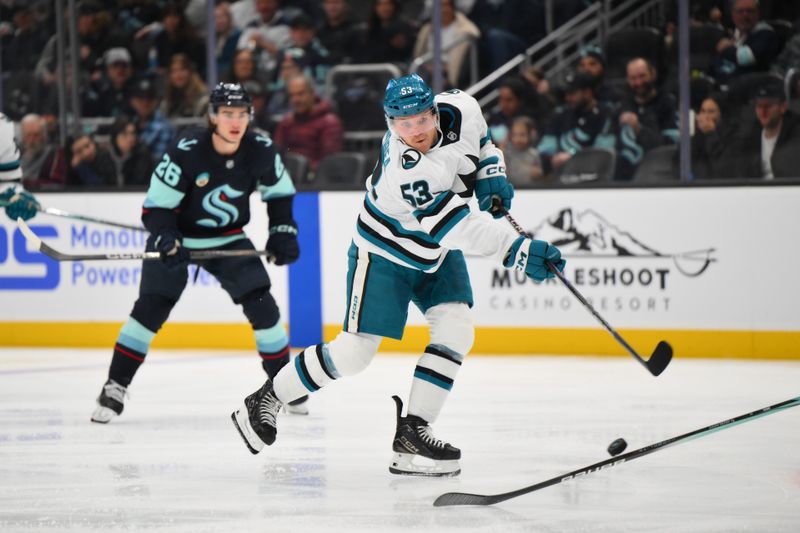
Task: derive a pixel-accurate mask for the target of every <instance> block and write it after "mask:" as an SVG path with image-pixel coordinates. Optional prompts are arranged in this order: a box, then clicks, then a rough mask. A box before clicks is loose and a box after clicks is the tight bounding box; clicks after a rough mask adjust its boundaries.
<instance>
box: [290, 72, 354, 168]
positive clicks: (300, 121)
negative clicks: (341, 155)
mask: <svg viewBox="0 0 800 533" xmlns="http://www.w3.org/2000/svg"><path fill="white" fill-rule="evenodd" d="M287 87H288V93H289V101H290V103H291V105H292V112H291V113H289V114H288V115H286V116H285V117H284V118H283V119H282V120H281V121H280V123H279V124H278V127H277V129H276V131H275V143H276V144H278V145H279V146H282V147H283V148H285V149H287V150H289V151H292V152H297V153H299V154H301V155H304V156H306V157H307V158H308V159H309V161H310V163H311V168H312V169H316V168H317V165H318V164H319V162H320V160H321V159H322V158H323V157H325V156H326V155H328V154H333V153H336V152H340V151H341V150H342V145H343V142H344V133H343V131H342V122H341V120H339V117H337V116H336V114H335V113H334V112H333V109H332V108H331V105H330V104H329V103H328V102H327V101H325V100H322V99H320V98H318V97H317V95H316V94H315V92H314V83H313V81H312V80H310V79H309V78H308V77H305V76H296V77H294V78H292V79H290V80H289V82H288V84H287Z"/></svg>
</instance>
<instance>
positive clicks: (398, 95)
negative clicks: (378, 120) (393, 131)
mask: <svg viewBox="0 0 800 533" xmlns="http://www.w3.org/2000/svg"><path fill="white" fill-rule="evenodd" d="M429 109H433V110H434V111H435V109H434V103H433V91H432V90H431V88H430V87H428V84H427V83H425V80H423V79H422V78H420V77H419V75H418V74H411V75H410V76H403V77H402V78H397V79H395V80H390V81H389V84H388V85H387V86H386V95H385V96H384V98H383V111H384V113H386V117H387V118H390V119H392V118H398V117H409V116H411V115H417V114H419V113H423V112H425V111H427V110H429Z"/></svg>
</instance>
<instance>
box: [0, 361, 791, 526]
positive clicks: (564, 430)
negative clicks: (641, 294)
mask: <svg viewBox="0 0 800 533" xmlns="http://www.w3.org/2000/svg"><path fill="white" fill-rule="evenodd" d="M109 361H110V350H39V349H37V350H32V349H2V350H0V531H3V532H17V531H104V532H105V531H154V532H156V531H157V532H162V531H163V532H170V533H171V532H191V533H201V532H212V531H213V532H217V531H219V532H247V533H256V532H308V533H318V532H359V531H370V532H383V531H403V532H422V531H425V532H458V533H467V532H472V531H482V532H489V531H491V532H494V531H497V532H504V533H505V532H519V531H535V532H578V531H580V532H584V531H587V532H613V533H617V532H620V533H624V532H637V533H640V532H670V533H673V532H720V533H721V532H725V533H730V532H744V531H747V532H759V533H761V532H769V533H773V532H792V533H794V532H797V531H800V408H795V409H788V410H786V411H782V412H779V413H776V414H774V415H770V416H767V417H764V418H760V419H756V420H751V421H748V422H746V423H744V424H741V425H738V426H735V427H731V428H730V429H726V430H724V431H720V432H718V433H715V434H711V435H708V436H705V437H702V438H699V439H697V440H690V441H686V442H684V443H681V444H679V445H676V446H672V447H668V448H663V449H660V450H658V451H657V452H655V453H653V454H651V455H648V456H645V457H641V458H639V459H635V460H632V461H630V462H628V463H625V464H621V465H618V466H615V467H613V468H610V469H608V470H604V471H601V472H597V473H594V474H591V475H589V476H586V477H583V478H580V479H577V480H574V481H570V482H565V483H561V484H557V485H554V486H551V487H548V488H545V489H542V490H540V491H537V492H533V493H530V494H527V495H524V496H521V497H518V498H516V499H512V500H509V501H507V502H504V503H501V504H498V505H495V506H492V507H450V508H435V507H433V505H432V502H433V500H434V499H435V498H436V497H437V496H438V495H439V494H441V493H444V492H448V491H462V492H473V493H481V494H493V493H498V492H506V491H510V490H514V489H518V488H522V487H525V486H528V485H532V484H534V483H537V482H539V481H544V480H546V479H549V478H551V477H555V476H558V475H560V474H563V473H566V472H569V471H571V470H575V469H578V468H582V467H584V466H588V465H590V464H592V463H595V462H598V461H602V460H604V459H607V458H608V457H609V456H608V454H607V452H606V447H607V446H608V444H609V443H610V442H611V441H613V440H614V439H616V438H618V437H624V438H625V439H626V440H627V442H628V451H631V450H634V449H637V448H640V447H643V446H645V445H648V444H652V443H655V442H659V441H662V440H665V439H668V438H670V437H673V436H677V435H680V434H683V433H687V432H689V431H692V430H695V429H698V428H702V427H705V426H708V425H710V424H713V423H715V422H721V421H723V420H726V419H729V418H733V417H734V416H738V415H741V414H744V413H747V412H750V411H754V410H756V409H758V408H761V407H766V406H768V405H772V404H775V403H778V402H781V401H783V400H787V399H790V398H793V397H796V396H798V395H800V362H797V361H794V362H778V361H772V362H766V361H762V362H754V361H728V360H697V359H695V360H682V359H680V358H679V357H678V358H676V359H675V360H674V361H673V362H672V364H671V365H670V367H669V368H667V370H666V371H665V372H664V374H663V375H662V376H661V377H658V378H654V377H652V376H651V375H649V374H648V373H647V372H646V371H645V370H644V368H642V367H641V366H639V365H638V364H637V363H636V362H635V361H633V360H632V359H629V358H621V357H620V358H607V357H606V358H591V357H537V356H519V357H480V356H470V357H469V358H468V359H467V361H466V362H465V364H464V366H463V368H462V370H461V374H460V376H459V378H458V380H457V381H456V386H455V387H454V389H453V392H452V394H451V396H450V399H449V401H448V403H447V405H446V407H445V410H444V412H443V413H442V416H441V417H440V419H439V420H438V421H437V423H436V424H435V425H434V430H435V433H436V435H437V436H438V437H440V438H443V439H445V440H448V441H450V442H452V443H453V444H455V445H457V446H459V447H460V448H461V449H462V453H463V459H462V469H463V472H462V475H461V476H460V477H459V478H456V479H418V478H403V477H398V476H394V475H391V474H389V472H388V464H389V459H390V456H391V448H390V446H391V439H392V435H393V431H394V424H395V420H394V404H393V402H392V401H391V399H390V396H391V395H392V394H399V395H400V396H401V397H405V396H407V393H408V389H409V385H410V376H411V374H412V372H413V367H414V363H415V361H416V358H415V357H413V356H411V355H391V354H381V355H379V356H378V357H377V358H376V360H375V361H374V362H373V363H372V365H371V366H370V367H369V368H368V369H367V370H366V371H365V372H363V373H362V374H360V375H358V376H355V377H351V378H345V379H342V380H341V381H338V382H335V383H333V384H331V385H330V386H329V387H327V388H326V389H325V390H323V391H320V392H319V393H317V394H316V395H314V396H313V397H312V399H311V402H312V403H311V415H310V416H308V417H298V416H294V417H291V416H286V415H281V416H280V417H279V419H278V421H279V433H278V440H277V442H276V443H275V445H273V446H272V447H268V448H265V449H264V451H263V452H262V453H260V454H259V455H255V456H254V455H251V454H250V452H249V451H247V449H246V448H245V446H244V444H243V443H242V441H241V440H240V438H239V435H238V434H237V433H236V431H235V429H234V427H233V425H232V424H231V421H230V413H231V411H232V410H234V409H235V408H236V407H238V406H239V405H240V403H241V401H242V399H243V398H244V396H245V395H247V394H248V393H250V392H252V391H253V390H255V389H256V388H257V387H258V386H260V385H261V383H262V382H263V379H264V376H263V374H262V371H261V368H260V362H259V360H258V357H257V356H256V355H255V354H254V353H243V352H170V351H158V350H155V351H153V352H151V353H150V355H149V356H148V361H147V363H146V364H145V365H144V366H143V367H142V368H141V369H140V371H139V374H138V375H137V376H136V379H135V381H134V383H133V385H132V386H131V387H130V389H129V392H130V397H129V398H128V400H127V403H126V407H125V412H124V413H123V415H122V416H121V417H119V418H116V419H114V420H113V421H112V422H111V423H110V424H108V425H99V424H92V423H90V422H89V416H90V414H91V412H92V410H93V408H94V401H95V397H96V396H97V394H98V392H99V390H100V387H101V385H102V384H103V382H104V381H105V378H106V374H107V368H108V363H109Z"/></svg>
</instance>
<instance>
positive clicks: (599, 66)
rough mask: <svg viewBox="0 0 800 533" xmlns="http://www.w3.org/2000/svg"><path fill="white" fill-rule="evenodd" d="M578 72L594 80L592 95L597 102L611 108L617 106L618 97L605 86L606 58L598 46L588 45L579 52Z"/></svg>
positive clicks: (611, 89)
mask: <svg viewBox="0 0 800 533" xmlns="http://www.w3.org/2000/svg"><path fill="white" fill-rule="evenodd" d="M578 70H580V71H581V72H586V73H587V74H589V75H590V76H591V77H592V78H594V94H595V98H597V101H598V102H602V103H605V104H609V105H611V106H612V107H613V106H616V105H618V104H619V101H620V95H619V94H617V93H616V91H615V90H614V89H613V88H612V87H610V86H609V85H608V84H606V79H605V78H606V57H605V54H603V51H602V50H601V49H600V47H598V46H594V45H590V46H586V47H585V48H583V49H582V50H581V58H580V59H579V60H578Z"/></svg>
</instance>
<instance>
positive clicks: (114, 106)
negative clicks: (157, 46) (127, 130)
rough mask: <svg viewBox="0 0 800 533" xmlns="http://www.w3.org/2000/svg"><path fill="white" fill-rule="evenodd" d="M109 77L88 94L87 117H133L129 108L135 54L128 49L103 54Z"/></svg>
mask: <svg viewBox="0 0 800 533" xmlns="http://www.w3.org/2000/svg"><path fill="white" fill-rule="evenodd" d="M103 63H104V65H105V73H104V74H103V76H102V77H101V78H100V79H99V80H97V81H94V82H92V83H91V84H90V85H89V89H88V90H87V91H86V93H85V94H84V101H83V114H84V115H85V116H87V117H118V116H120V115H131V114H132V112H133V110H132V109H131V108H130V105H129V104H128V100H130V90H131V87H132V86H133V65H132V60H131V54H130V52H128V50H127V49H126V48H122V47H118V48H109V49H108V50H106V53H105V54H103Z"/></svg>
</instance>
